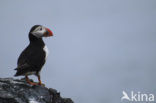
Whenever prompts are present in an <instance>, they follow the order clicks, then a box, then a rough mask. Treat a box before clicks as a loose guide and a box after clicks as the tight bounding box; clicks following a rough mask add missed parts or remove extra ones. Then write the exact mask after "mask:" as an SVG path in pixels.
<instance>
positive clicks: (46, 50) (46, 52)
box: [43, 45, 49, 60]
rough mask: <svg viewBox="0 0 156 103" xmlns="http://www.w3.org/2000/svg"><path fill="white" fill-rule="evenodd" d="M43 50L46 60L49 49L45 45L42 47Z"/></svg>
mask: <svg viewBox="0 0 156 103" xmlns="http://www.w3.org/2000/svg"><path fill="white" fill-rule="evenodd" d="M43 51H44V52H45V60H46V59H47V57H48V54H49V50H48V47H47V46H46V45H45V46H44V47H43Z"/></svg>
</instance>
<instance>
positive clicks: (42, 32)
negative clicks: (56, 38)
mask: <svg viewBox="0 0 156 103" xmlns="http://www.w3.org/2000/svg"><path fill="white" fill-rule="evenodd" d="M29 34H30V35H33V36H35V37H37V38H42V37H49V36H53V33H52V31H51V30H50V29H48V28H46V27H44V26H42V25H34V26H33V27H32V28H31V30H30V33H29Z"/></svg>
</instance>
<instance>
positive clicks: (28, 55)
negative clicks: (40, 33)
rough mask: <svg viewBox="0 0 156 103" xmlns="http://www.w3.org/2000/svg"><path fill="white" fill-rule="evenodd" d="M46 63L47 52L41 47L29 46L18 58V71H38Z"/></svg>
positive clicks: (23, 72)
mask: <svg viewBox="0 0 156 103" xmlns="http://www.w3.org/2000/svg"><path fill="white" fill-rule="evenodd" d="M44 63H45V52H44V51H43V49H41V48H36V47H35V46H33V47H32V46H30V45H29V46H28V47H27V48H26V49H25V50H24V51H23V52H22V53H21V55H20V56H19V58H18V62H17V64H18V67H17V68H16V70H17V72H18V71H19V72H20V75H22V74H25V73H30V72H38V71H40V69H41V68H42V66H43V65H44ZM21 73H22V74H21Z"/></svg>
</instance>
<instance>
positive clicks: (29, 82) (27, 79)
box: [25, 75, 38, 85]
mask: <svg viewBox="0 0 156 103" xmlns="http://www.w3.org/2000/svg"><path fill="white" fill-rule="evenodd" d="M25 78H26V82H27V83H28V84H30V85H38V83H35V82H31V81H30V80H29V78H28V76H27V75H26V76H25Z"/></svg>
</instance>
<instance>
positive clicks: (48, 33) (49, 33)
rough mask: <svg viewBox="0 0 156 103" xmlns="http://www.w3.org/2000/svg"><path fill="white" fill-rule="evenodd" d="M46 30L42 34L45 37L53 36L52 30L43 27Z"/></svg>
mask: <svg viewBox="0 0 156 103" xmlns="http://www.w3.org/2000/svg"><path fill="white" fill-rule="evenodd" d="M45 29H46V32H45V34H44V36H45V37H49V36H53V32H52V31H51V30H50V29H49V28H45Z"/></svg>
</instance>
